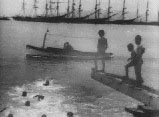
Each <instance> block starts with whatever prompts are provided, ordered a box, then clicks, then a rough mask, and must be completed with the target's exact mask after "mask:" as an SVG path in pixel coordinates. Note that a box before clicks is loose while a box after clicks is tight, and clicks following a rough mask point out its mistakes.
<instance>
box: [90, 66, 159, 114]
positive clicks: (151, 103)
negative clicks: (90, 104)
mask: <svg viewBox="0 0 159 117" xmlns="http://www.w3.org/2000/svg"><path fill="white" fill-rule="evenodd" d="M91 77H92V79H94V80H96V81H98V82H100V83H102V84H104V85H107V86H109V87H111V88H113V89H115V90H117V91H119V92H121V93H123V94H125V95H127V96H129V97H132V98H134V99H136V100H138V101H140V102H142V103H143V104H144V105H146V106H147V107H150V108H151V110H153V112H156V113H158V112H159V92H157V91H156V90H154V89H152V88H149V87H147V86H142V88H141V89H138V88H136V87H134V86H133V85H134V83H135V81H134V80H130V79H129V80H128V82H124V83H121V81H122V79H123V78H124V77H123V76H119V75H114V74H110V73H102V72H98V71H96V70H95V69H94V68H92V72H91ZM131 84H132V85H131ZM156 117H159V116H156Z"/></svg>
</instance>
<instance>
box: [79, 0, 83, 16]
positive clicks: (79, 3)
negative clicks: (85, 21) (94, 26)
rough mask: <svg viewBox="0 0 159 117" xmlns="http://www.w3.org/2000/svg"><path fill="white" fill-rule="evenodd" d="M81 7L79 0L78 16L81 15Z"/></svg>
mask: <svg viewBox="0 0 159 117" xmlns="http://www.w3.org/2000/svg"><path fill="white" fill-rule="evenodd" d="M81 7H82V4H81V0H80V2H79V8H78V12H79V18H80V17H81V12H82V9H81Z"/></svg>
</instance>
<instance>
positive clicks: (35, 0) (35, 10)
mask: <svg viewBox="0 0 159 117" xmlns="http://www.w3.org/2000/svg"><path fill="white" fill-rule="evenodd" d="M33 8H34V12H35V16H37V8H38V6H37V0H34V5H33Z"/></svg>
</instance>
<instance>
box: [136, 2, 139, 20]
mask: <svg viewBox="0 0 159 117" xmlns="http://www.w3.org/2000/svg"><path fill="white" fill-rule="evenodd" d="M136 18H137V21H139V19H138V18H139V5H138V4H137V10H136Z"/></svg>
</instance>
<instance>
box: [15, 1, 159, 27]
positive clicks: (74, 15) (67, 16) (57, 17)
mask: <svg viewBox="0 0 159 117" xmlns="http://www.w3.org/2000/svg"><path fill="white" fill-rule="evenodd" d="M71 2H72V4H70V3H71ZM61 3H64V2H60V1H59V0H56V1H53V0H46V2H45V9H44V13H43V14H41V15H38V13H37V10H38V9H39V7H38V1H37V0H34V1H33V7H32V8H33V11H34V14H33V15H32V16H27V15H26V10H25V9H26V3H25V0H23V2H22V15H18V16H14V17H13V19H14V20H18V21H30V22H48V23H88V24H122V25H123V24H127V25H159V21H156V22H149V21H148V16H149V1H147V7H146V12H145V17H146V18H145V21H143V19H142V18H141V17H140V16H139V9H138V7H137V11H136V16H135V17H133V18H127V17H126V15H127V14H128V12H127V8H126V0H123V7H122V10H121V15H120V13H114V12H113V11H112V7H111V3H110V0H108V8H107V12H106V13H104V14H103V16H104V17H102V15H101V14H102V9H101V8H100V5H101V3H100V0H95V7H94V11H93V12H91V13H89V14H86V15H83V14H84V13H83V9H82V0H79V6H78V8H77V9H76V8H75V7H76V3H75V0H72V1H70V0H68V1H67V10H66V12H60V4H61ZM53 5H54V7H53ZM114 16H120V18H117V19H114V18H113V17H114ZM158 19H159V13H158Z"/></svg>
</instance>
